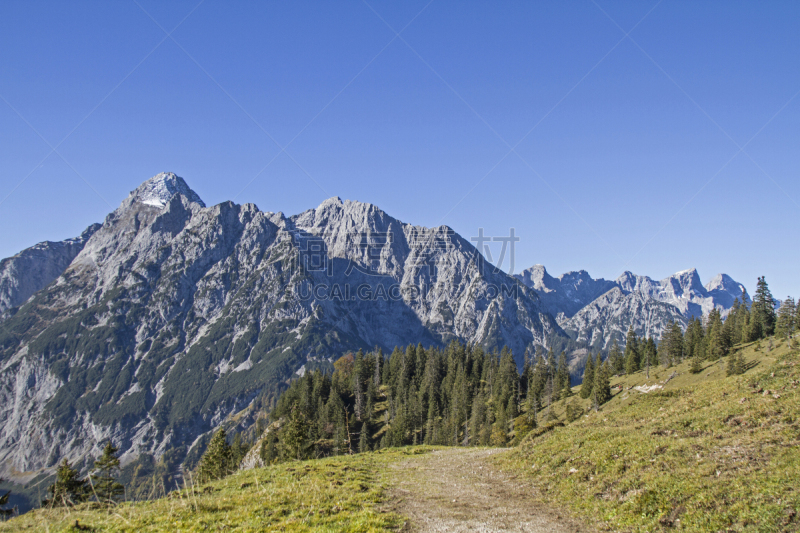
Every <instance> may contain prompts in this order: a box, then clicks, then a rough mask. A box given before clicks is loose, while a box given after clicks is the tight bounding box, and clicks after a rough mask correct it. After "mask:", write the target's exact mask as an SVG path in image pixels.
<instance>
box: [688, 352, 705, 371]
mask: <svg viewBox="0 0 800 533" xmlns="http://www.w3.org/2000/svg"><path fill="white" fill-rule="evenodd" d="M691 361H692V362H691V363H690V364H689V372H690V373H692V374H699V373H700V372H702V371H703V362H702V360H701V359H700V356H698V355H695V356H694V357H692V359H691Z"/></svg>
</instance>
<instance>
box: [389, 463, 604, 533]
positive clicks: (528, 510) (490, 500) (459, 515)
mask: <svg viewBox="0 0 800 533" xmlns="http://www.w3.org/2000/svg"><path fill="white" fill-rule="evenodd" d="M503 451H506V450H503V449H475V448H448V449H446V450H439V451H436V452H432V453H428V454H423V455H419V456H414V457H411V458H409V459H407V460H405V461H401V462H399V463H397V464H395V465H393V466H392V468H391V470H390V473H389V475H390V492H389V504H388V505H389V507H390V509H391V510H393V511H396V512H398V513H401V514H403V515H405V516H407V517H409V521H408V522H407V523H406V524H405V526H404V527H403V529H402V530H403V531H411V532H420V533H423V532H425V533H427V532H436V533H439V532H444V531H448V532H451V531H454V532H485V533H488V532H495V531H504V532H505V531H512V532H526V533H527V532H547V533H561V532H589V531H594V530H593V529H589V528H588V527H587V526H586V525H583V524H580V523H578V522H576V521H574V520H570V519H569V518H567V517H566V516H565V515H563V514H560V513H559V512H558V510H555V509H552V508H549V507H547V506H546V505H545V504H544V503H541V502H539V501H537V499H536V498H535V489H534V487H533V485H531V484H530V483H529V482H526V481H525V480H523V479H522V478H521V477H517V476H516V475H514V474H513V473H509V472H501V471H499V470H498V469H497V467H496V466H495V465H493V463H492V461H490V460H488V459H489V458H490V457H491V456H492V455H495V454H497V453H502V452H503Z"/></svg>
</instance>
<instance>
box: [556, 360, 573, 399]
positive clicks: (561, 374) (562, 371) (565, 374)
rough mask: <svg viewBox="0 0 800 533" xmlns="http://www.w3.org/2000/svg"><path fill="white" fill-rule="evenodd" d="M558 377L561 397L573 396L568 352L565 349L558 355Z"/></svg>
mask: <svg viewBox="0 0 800 533" xmlns="http://www.w3.org/2000/svg"><path fill="white" fill-rule="evenodd" d="M557 379H558V390H559V391H560V392H559V398H568V397H570V396H572V388H571V387H570V380H569V366H568V365H567V354H566V352H564V351H562V352H561V355H559V356H558V371H557Z"/></svg>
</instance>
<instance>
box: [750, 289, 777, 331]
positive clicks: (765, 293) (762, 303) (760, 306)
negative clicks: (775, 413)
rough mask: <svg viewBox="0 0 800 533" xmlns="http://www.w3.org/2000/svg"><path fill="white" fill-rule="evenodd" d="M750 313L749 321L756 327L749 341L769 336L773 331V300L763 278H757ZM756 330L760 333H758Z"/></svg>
mask: <svg viewBox="0 0 800 533" xmlns="http://www.w3.org/2000/svg"><path fill="white" fill-rule="evenodd" d="M750 312H751V314H752V315H753V316H752V317H751V321H752V322H755V323H756V325H757V326H758V327H757V328H753V333H752V334H751V340H758V339H761V338H764V337H769V336H771V335H772V334H773V333H774V331H775V299H774V298H773V297H772V293H771V292H770V291H769V286H768V285H767V281H766V279H765V278H764V276H761V277H760V278H758V285H757V287H756V294H755V297H754V298H753V307H752V309H751V310H750ZM753 319H755V320H753ZM758 329H760V330H761V331H758Z"/></svg>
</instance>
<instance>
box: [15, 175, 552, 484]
mask: <svg viewBox="0 0 800 533" xmlns="http://www.w3.org/2000/svg"><path fill="white" fill-rule="evenodd" d="M1 265H2V266H0V276H1V277H0V302H2V306H3V307H2V308H1V309H2V310H3V311H4V312H5V314H4V315H3V316H4V317H5V318H4V319H3V321H2V322H0V326H1V327H0V368H2V374H0V425H2V431H1V432H0V476H2V477H3V478H6V479H11V480H16V481H19V482H22V481H26V480H29V479H31V478H33V477H35V476H36V475H38V474H40V473H43V472H51V471H52V470H53V467H54V466H55V465H56V463H57V462H59V461H61V460H62V459H64V458H66V459H68V460H69V461H70V462H71V463H73V464H77V465H79V466H80V465H86V464H88V463H87V462H86V461H90V460H92V459H93V458H94V457H96V456H98V454H99V452H100V449H101V447H102V443H104V442H106V441H107V440H108V439H109V438H110V439H112V440H113V442H114V443H115V444H116V445H118V446H119V447H120V449H121V460H122V464H123V465H125V464H129V463H130V462H131V461H133V460H135V459H136V458H137V457H138V456H140V455H141V454H148V455H150V456H152V457H155V458H161V457H162V456H164V454H165V453H167V452H169V453H170V454H171V457H172V459H173V460H174V461H177V462H178V463H179V462H180V461H182V460H183V458H184V457H186V455H187V454H188V453H191V452H192V448H193V446H194V447H195V448H196V447H197V446H203V445H204V441H202V439H201V437H203V436H207V435H208V434H209V432H210V430H212V429H214V428H215V427H217V426H219V425H220V424H221V423H222V422H223V421H225V420H230V419H231V416H232V415H234V414H237V413H238V414H239V416H237V417H236V422H237V423H239V424H241V425H242V426H245V425H248V424H250V423H252V416H251V415H252V413H253V412H254V411H256V407H258V406H261V405H264V404H265V402H269V401H270V399H271V398H274V397H275V396H276V395H277V394H278V393H279V392H280V391H281V390H282V389H283V388H285V386H286V383H287V380H289V379H290V378H291V377H292V376H293V375H296V374H300V375H302V374H303V372H305V371H306V370H310V369H313V368H318V367H324V368H329V367H330V368H332V367H331V362H332V361H333V360H334V358H336V357H339V356H341V354H342V353H344V352H346V351H349V350H358V349H360V348H364V349H374V348H375V347H378V348H380V349H383V350H391V349H392V348H393V347H394V346H396V345H404V344H409V343H412V342H413V343H417V342H422V343H423V344H426V343H427V344H432V345H443V344H445V343H447V342H448V341H450V340H452V339H458V340H460V341H461V342H467V343H471V344H473V345H480V346H482V347H483V348H484V349H487V350H493V349H498V350H499V349H501V348H502V347H503V346H508V347H509V348H511V350H512V351H513V353H514V356H515V358H516V359H517V363H518V364H520V365H521V364H522V358H523V354H524V353H525V351H526V350H528V349H529V350H533V348H534V347H535V346H546V345H547V344H548V339H549V338H554V337H563V338H566V334H565V333H564V331H563V330H562V329H561V327H560V326H559V325H558V323H557V322H556V320H555V319H554V318H553V316H552V315H551V314H550V313H549V312H548V310H547V309H546V308H543V307H542V306H541V304H540V301H539V297H538V296H537V293H536V292H535V291H534V290H531V289H529V288H528V287H526V286H524V285H523V284H521V283H519V282H518V281H517V280H516V279H515V278H513V277H511V276H508V275H507V274H506V273H504V272H502V271H499V270H496V269H495V268H494V267H493V266H492V265H490V264H488V263H486V262H485V261H484V260H483V258H482V256H481V255H480V254H479V253H477V250H476V249H475V248H474V247H473V246H472V245H471V244H470V243H469V242H468V241H466V240H465V239H463V238H462V237H460V236H459V235H458V234H455V233H454V232H453V231H452V230H450V229H449V228H447V227H445V226H441V227H438V228H424V227H420V226H412V225H410V224H406V223H403V222H401V221H399V220H397V219H395V218H392V217H391V216H389V215H388V214H386V213H384V212H383V211H381V210H380V209H378V208H377V207H375V206H373V205H370V204H366V203H360V202H353V201H349V200H348V201H342V200H340V199H339V198H331V199H329V200H326V201H325V202H323V203H322V204H321V205H320V206H319V207H317V208H316V209H311V210H308V211H306V212H304V213H300V214H299V215H295V216H291V217H286V216H285V215H284V214H283V213H273V212H264V211H261V210H259V209H258V208H257V207H256V206H255V205H253V204H244V205H237V204H234V203H233V202H224V203H221V204H218V205H215V206H211V207H206V206H205V204H204V203H203V201H202V200H201V199H200V197H199V196H198V195H197V194H196V193H195V192H194V191H192V190H191V189H190V188H189V187H188V185H187V184H186V183H185V182H184V180H183V179H182V178H180V177H178V176H176V175H174V174H171V173H162V174H158V175H157V176H155V177H153V178H151V179H149V180H147V181H146V182H144V183H143V184H142V185H141V186H139V187H138V188H137V189H136V190H134V191H132V192H131V194H130V195H129V196H128V197H127V198H126V199H125V200H124V201H123V202H122V204H121V205H120V206H119V207H118V208H117V209H116V210H115V211H113V212H112V213H110V214H109V215H108V216H107V217H106V219H105V221H104V222H103V224H102V226H97V225H93V226H90V227H89V229H87V231H86V232H84V234H83V235H81V237H79V238H77V239H73V240H70V241H65V242H64V243H44V244H41V245H37V246H35V247H33V248H31V249H28V250H25V251H24V252H21V253H20V254H18V255H17V256H15V257H13V258H10V259H7V260H5V261H3V263H2V264H1ZM195 451H196V450H195ZM176 464H177V463H176Z"/></svg>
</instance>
